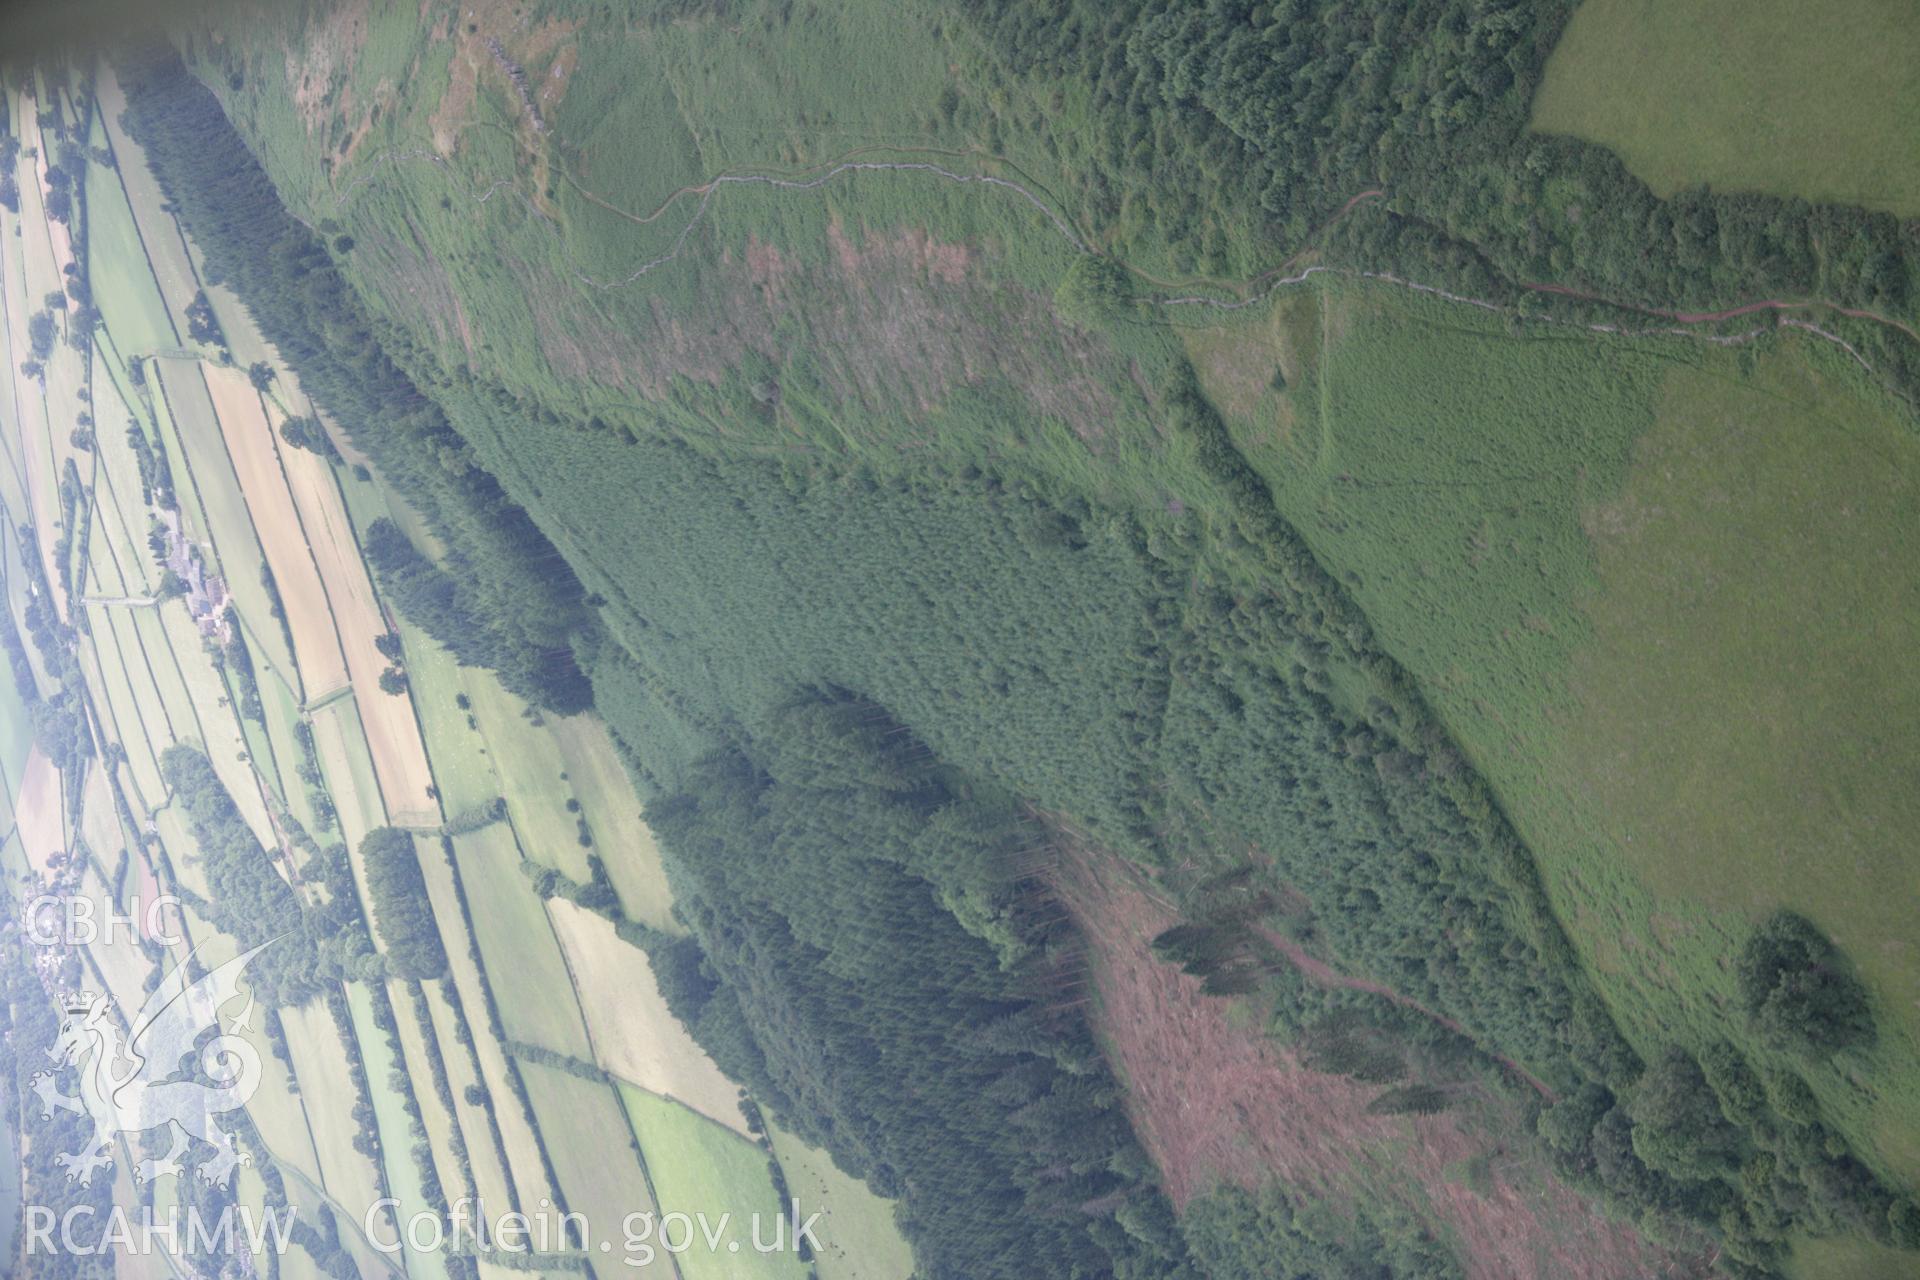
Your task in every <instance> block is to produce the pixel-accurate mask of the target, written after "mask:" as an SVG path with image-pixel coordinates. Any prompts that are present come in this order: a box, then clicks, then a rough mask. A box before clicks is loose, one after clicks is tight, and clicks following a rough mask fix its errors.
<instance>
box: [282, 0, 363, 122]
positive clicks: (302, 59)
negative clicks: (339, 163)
mask: <svg viewBox="0 0 1920 1280" xmlns="http://www.w3.org/2000/svg"><path fill="white" fill-rule="evenodd" d="M367 10H368V0H342V3H339V4H335V5H331V6H328V7H327V8H326V10H325V14H324V16H323V17H321V18H320V20H319V21H318V22H315V23H313V24H310V25H309V27H308V28H307V29H306V30H305V31H303V32H302V33H301V34H300V38H299V42H298V44H297V46H296V45H289V46H288V47H287V48H286V50H285V54H284V56H285V64H286V77H287V87H288V89H289V90H291V91H292V94H293V105H294V107H295V108H296V109H297V110H298V111H299V113H300V117H301V119H303V120H304V121H305V122H306V125H307V132H308V133H312V132H313V131H314V130H315V129H316V128H319V127H321V126H322V125H324V124H325V123H326V99H327V90H328V89H329V87H331V85H332V83H333V78H334V76H335V75H336V74H345V72H346V70H347V69H348V68H350V67H352V66H353V64H354V62H355V61H356V60H357V59H358V58H359V56H360V50H361V49H362V48H364V47H365V46H366V43H367Z"/></svg>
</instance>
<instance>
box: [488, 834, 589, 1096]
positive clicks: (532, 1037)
mask: <svg viewBox="0 0 1920 1280" xmlns="http://www.w3.org/2000/svg"><path fill="white" fill-rule="evenodd" d="M453 847H454V852H455V857H456V859H457V860H458V862H459V866H460V880H461V883H462V884H463V885H464V886H465V888H466V891H467V905H468V908H469V909H470V910H471V912H472V914H473V932H474V938H475V941H476V942H478V943H479V946H480V955H481V959H482V961H483V963H484V964H485V966H486V977H487V982H488V984H489V985H490V986H491V987H492V989H493V997H494V1000H495V1001H496V1002H497V1003H498V1004H499V1007H500V1020H501V1021H502V1022H503V1023H504V1024H505V1027H506V1032H507V1035H508V1036H509V1037H510V1038H511V1039H514V1040H521V1041H525V1042H526V1043H528V1044H537V1045H540V1046H542V1047H544V1048H548V1049H552V1050H555V1051H557V1052H559V1053H565V1054H569V1055H571V1056H573V1057H576V1058H586V1057H588V1056H589V1055H590V1054H591V1053H592V1049H591V1047H590V1046H589V1045H588V1043H587V1032H586V1026H585V1024H584V1023H582V1022H581V1020H580V1006H579V1003H578V1001H576V1000H575V999H574V996H573V983H572V980H571V979H570V978H569V977H568V975H567V964H566V959H565V957H563V956H562V955H561V954H560V944H559V943H558V942H557V941H556V940H555V939H554V936H553V926H552V925H551V924H550V923H549V922H548V920H547V911H546V907H545V906H544V905H543V904H542V903H541V901H540V898H539V895H537V894H535V893H534V891H533V883H532V881H530V880H529V879H528V878H527V877H526V875H525V874H524V873H523V872H522V871H521V870H520V848H519V846H518V845H517V844H516V843H515V842H514V833H513V828H512V827H511V826H509V825H508V824H506V823H494V824H493V825H492V826H489V827H483V828H481V829H480V830H478V831H473V832H469V833H467V834H465V835H460V836H455V837H454V840H453ZM467 1016H468V1017H469V1018H472V1017H475V1016H477V1012H476V1011H475V1010H473V1009H471V1008H470V1009H469V1010H468V1012H467Z"/></svg>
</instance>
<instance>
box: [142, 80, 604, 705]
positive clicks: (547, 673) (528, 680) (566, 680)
mask: <svg viewBox="0 0 1920 1280" xmlns="http://www.w3.org/2000/svg"><path fill="white" fill-rule="evenodd" d="M120 73H121V80H122V83H123V84H124V85H125V86H126V90H127V97H128V102H129V106H130V110H129V113H128V119H127V124H128V128H129V130H130V131H131V132H132V133H133V134H134V136H135V137H136V138H138V140H139V141H140V143H141V145H142V147H143V148H144V149H145V150H146V153H147V157H148V161H149V163H150V164H151V165H152V167H153V171H154V175H155V177H156V178H158V179H159V181H160V184H161V186H162V187H163V188H164V189H165V190H166V192H167V195H168V197H169V199H170V200H171V201H172V202H173V203H174V205H175V206H176V208H177V210H178V211H179V213H180V216H181V217H182V218H183V219H185V220H186V221H187V223H188V224H189V225H190V226H191V227H192V229H193V234H194V240H195V243H196V244H198V245H199V246H200V248H201V250H202V251H203V253H204V254H205V257H206V262H207V268H208V276H209V279H210V280H212V281H214V282H217V283H226V284H229V285H231V286H232V287H233V289H234V290H235V292H236V293H238V294H239V296H240V298H241V299H242V301H243V302H244V304H245V305H246V307H247V309H248V311H249V313H250V314H251V315H252V316H253V318H254V320H255V321H256V322H257V323H258V324H259V325H260V328H261V331H262V332H263V333H264V334H266V336H267V337H268V339H270V340H271V341H272V342H273V344H274V345H275V347H276V348H277V349H278V350H279V352H280V354H281V356H282V357H283V358H285V359H286V360H287V361H288V363H290V364H291V365H293V366H294V367H295V368H297V369H299V371H300V376H301V386H302V387H303V388H304V389H305V390H306V391H307V392H308V393H309V394H310V395H311V396H312V397H313V399H314V401H315V402H316V403H317V404H318V405H320V406H321V407H322V408H324V409H326V410H327V411H328V412H329V413H330V414H331V416H332V417H333V419H334V420H335V421H337V422H339V423H340V424H341V425H342V426H343V427H344V428H345V429H346V431H347V432H348V434H349V435H350V436H351V437H352V438H353V440H354V441H355V442H356V443H357V444H358V445H359V446H360V447H361V448H362V449H364V450H365V451H366V452H367V453H368V454H370V455H371V456H372V457H373V459H374V461H375V462H376V463H377V464H378V465H379V466H380V468H381V472H382V474H383V476H385V477H386V478H387V479H388V480H389V481H390V482H392V483H393V484H395V485H396V486H397V487H398V488H399V489H400V490H401V491H402V492H403V493H404V494H405V495H406V496H407V499H408V500H409V502H411V503H412V504H413V505H414V506H415V507H416V508H417V509H418V510H419V511H420V512H421V513H422V514H423V515H424V516H425V518H426V520H427V523H428V524H429V526H430V527H431V528H432V529H433V531H434V533H435V534H436V535H438V537H439V538H440V540H441V542H442V543H443V544H444V545H445V546H446V547H447V548H448V552H447V558H446V563H445V565H444V566H443V567H444V568H445V570H446V571H447V572H448V573H449V574H450V575H451V576H452V577H453V578H454V579H456V580H457V581H459V582H460V583H461V589H462V601H463V605H464V606H465V612H464V613H463V627H464V630H465V634H466V636H467V641H468V642H467V643H466V644H465V645H464V652H465V654H467V655H469V656H468V657H467V659H466V660H469V661H480V662H484V663H485V664H486V665H489V666H492V667H494V668H495V669H496V670H498V671H499V673H500V676H501V679H502V681H503V682H504V683H505V684H506V685H507V686H508V687H509V688H511V689H513V690H514V691H515V692H516V693H519V694H520V695H522V696H523V697H525V698H527V699H528V700H530V701H532V702H535V703H537V704H539V705H541V706H544V707H547V708H549V709H552V710H555V711H559V712H562V713H566V712H573V711H578V710H581V709H583V708H584V707H586V706H587V705H588V704H589V702H590V701H591V698H592V690H591V687H590V686H589V684H588V683H587V680H586V678H585V676H584V675H583V674H582V672H581V671H580V668H579V666H578V665H577V663H576V662H575V659H574V655H573V651H572V647H571V636H572V634H573V632H574V631H575V630H577V629H579V628H582V627H586V626H589V625H590V616H589V613H588V611H587V610H586V608H585V606H584V604H583V599H582V592H581V590H580V585H579V582H578V581H577V580H576V579H575V578H574V575H573V572H572V570H571V569H570V568H569V567H568V565H567V563H566V561H565V560H563V559H562V558H561V557H560V556H559V554H558V553H557V552H556V551H555V550H554V548H553V546H552V544H551V543H549V542H548V541H547V539H546V538H545V536H544V535H542V534H541V532H540V531H539V529H538V528H536V527H535V525H534V524H533V522H532V520H531V519H529V517H528V516H527V513H526V512H525V511H524V510H523V509H522V508H521V507H519V506H518V505H517V504H515V503H514V502H513V501H511V500H510V499H509V498H508V497H507V495H506V493H505V492H504V491H503V490H502V489H501V487H500V485H499V484H498V482H497V481H496V480H495V479H494V477H493V476H492V475H490V474H489V473H488V472H486V471H485V470H484V469H482V468H480V467H479V466H477V465H476V464H475V461H474V458H473V454H472V450H471V449H470V448H469V447H468V445H467V443H466V441H464V440H463V439H462V438H461V437H460V436H459V434H458V433H457V432H455V431H454V429H453V428H452V426H451V425H450V424H449V423H448V421H447V419H446V416H445V414H444V413H443V412H442V411H441V409H440V406H439V405H438V404H436V403H435V402H434V401H432V400H430V399H428V398H427V397H426V396H424V395H422V394H421V393H420V391H419V390H418V389H417V388H416V387H415V386H414V384H413V382H412V381H411V380H410V379H409V378H408V377H407V375H406V374H405V373H404V372H402V371H401V369H400V367H399V366H398V365H396V364H395V363H394V362H393V361H392V360H391V359H389V358H388V356H387V354H386V351H385V350H384V348H383V345H382V339H381V336H380V335H379V334H377V333H376V332H375V322H374V321H373V319H372V318H371V317H370V316H369V315H368V314H367V311H366V309H365V307H364V306H363V305H362V303H361V302H360V299H359V298H358V297H357V296H356V295H355V294H354V293H353V291H352V290H351V289H350V288H349V287H348V286H347V284H346V282H345V281H344V280H343V279H342V278H341V276H340V273H339V271H338V270H337V269H336V268H335V267H334V265H333V261H332V259H331V258H329V257H328V255H327V251H326V248H325V246H324V245H323V244H322V243H321V242H320V240H319V239H318V237H316V236H315V234H314V233H313V232H311V231H309V230H308V229H307V228H306V227H305V226H303V225H302V224H300V223H299V222H296V221H295V220H294V219H293V218H291V217H289V216H288V215H287V212H286V210H285V209H284V208H283V207H282V205H281V203H280V200H279V197H278V195H277V194H276V193H275V191H274V189H273V186H272V184H271V183H270V182H269V181H268V180H267V177H266V175H265V173H263V172H262V171H261V169H260V166H259V165H258V164H257V163H256V162H255V161H254V159H253V157H252V155H251V154H250V153H249V152H248V151H247V148H246V146H245V144H244V143H242V142H241V140H240V138H239V136H238V135H237V134H236V133H235V132H234V131H233V128H232V126H231V125H230V124H229V123H228V122H227V119H226V117H225V116H224V115H223V114H222V113H221V110H220V104H219V102H218V100H217V99H215V98H214V96H213V95H212V94H211V93H210V92H209V91H208V90H207V89H206V88H205V86H203V85H201V84H200V83H199V81H197V80H195V79H194V78H193V77H192V76H191V75H189V74H188V73H187V72H186V70H185V69H184V68H183V67H182V66H181V64H180V61H179V59H178V57H177V55H175V54H174V53H173V52H172V50H170V49H165V48H152V49H147V50H143V51H140V52H139V53H137V54H130V55H129V56H127V57H126V58H125V59H123V60H122V62H121V63H120ZM206 340H209V341H213V340H217V335H216V334H213V333H211V332H209V333H208V334H207V335H206ZM303 435H304V436H305V438H307V439H309V440H310V441H311V440H312V433H311V432H310V431H309V432H303ZM320 438H321V439H324V433H322V435H321V437H320ZM314 443H317V441H315V442H314ZM376 572H378V568H377V566H376ZM383 585H384V584H383ZM442 638H443V639H444V638H445V637H444V636H443V637H442ZM472 655H478V656H472Z"/></svg>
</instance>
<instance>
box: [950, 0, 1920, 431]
mask: <svg viewBox="0 0 1920 1280" xmlns="http://www.w3.org/2000/svg"><path fill="white" fill-rule="evenodd" d="M952 7H953V8H954V9H955V10H957V11H958V12H960V13H963V14H965V15H966V16H967V18H968V19H969V20H970V21H971V22H972V23H973V25H974V26H975V28H976V29H977V30H978V31H979V32H981V34H982V35H983V36H984V38H985V40H986V42H987V44H988V46H989V47H990V48H991V49H992V50H993V51H994V54H995V57H996V60H997V62H998V69H999V71H1000V72H1001V73H1003V74H1009V75H1012V76H1015V77H1023V78H1031V79H1032V80H1034V81H1035V82H1036V84H1037V86H1038V88H1039V89H1040V90H1041V91H1044V90H1045V88H1046V86H1047V85H1048V84H1050V83H1054V84H1057V83H1059V82H1063V81H1064V82H1071V83H1074V84H1076V85H1079V86H1082V87H1084V89H1085V91H1086V93H1087V95H1088V98H1089V100H1090V102H1091V104H1092V108H1093V109H1092V111H1091V112H1090V118H1089V127H1087V128H1086V129H1083V130H1080V131H1077V132H1076V134H1075V135H1074V136H1073V137H1067V138H1052V139H1051V141H1052V142H1053V143H1054V144H1055V145H1056V146H1064V147H1065V148H1066V149H1067V154H1066V156H1065V157H1064V158H1065V160H1066V162H1067V166H1068V168H1069V170H1070V171H1071V172H1073V173H1074V175H1075V177H1076V178H1077V179H1078V181H1079V182H1080V184H1081V188H1082V189H1081V193H1080V194H1081V197H1082V201H1083V207H1084V208H1085V210H1086V212H1087V214H1088V216H1089V218H1090V219H1091V220H1092V221H1093V223H1094V224H1095V225H1096V226H1098V227H1101V228H1102V229H1112V230H1114V231H1116V232H1118V233H1119V235H1120V237H1121V239H1122V241H1123V242H1126V243H1131V244H1136V245H1138V246H1140V247H1142V248H1145V249H1148V250H1164V251H1165V252H1166V253H1167V254H1168V255H1169V256H1170V257H1171V258H1172V260H1173V261H1174V263H1175V264H1176V265H1177V266H1178V267H1179V268H1180V269H1184V270H1188V271H1202V272H1206V273H1208V274H1212V275H1216V276H1220V277H1227V278H1233V277H1244V276H1246V275H1248V274H1251V273H1252V272H1253V271H1254V270H1258V269H1260V268H1263V267H1265V266H1267V265H1270V261H1271V259H1272V257H1273V255H1274V253H1275V251H1276V250H1290V249H1292V248H1294V247H1297V246H1298V245H1299V244H1301V243H1302V242H1303V241H1304V240H1305V239H1306V238H1307V237H1308V236H1309V235H1310V234H1311V233H1313V231H1314V230H1315V229H1316V228H1318V227H1319V226H1320V225H1321V224H1323V223H1324V222H1326V221H1327V220H1328V219H1329V218H1330V217H1332V216H1333V215H1334V214H1336V213H1338V212H1339V211H1340V210H1341V208H1342V207H1343V206H1344V205H1345V203H1346V202H1347V201H1348V200H1349V199H1350V198H1351V197H1353V196H1355V195H1357V194H1359V193H1360V192H1361V191H1363V190H1368V189H1371V188H1377V187H1382V186H1384V187H1385V188H1386V191H1387V197H1388V198H1387V200H1386V201H1385V202H1384V203H1380V204H1370V205H1364V206H1361V207H1360V208H1359V209H1357V210H1356V211H1355V213H1354V215H1353V216H1351V217H1349V218H1347V219H1346V220H1345V221H1344V222H1343V223H1342V224H1341V226H1340V227H1339V228H1338V229H1337V231H1336V232H1335V234H1334V236H1333V238H1332V240H1331V243H1330V246H1329V247H1330V248H1331V249H1332V251H1333V252H1334V254H1335V256H1336V258H1337V259H1338V260H1340V261H1344V262H1347V263H1349V264H1351V265H1355V266H1359V267H1362V268H1366V269H1372V270H1396V271H1402V272H1407V273H1410V274H1413V275H1415V276H1417V277H1418V278H1420V279H1422V280H1423V281H1425V282H1427V283H1432V284H1436V285H1440V286H1443V287H1447V286H1456V287H1464V288H1467V289H1470V290H1473V291H1476V292H1479V293H1481V294H1483V295H1485V294H1491V295H1493V296H1496V297H1501V298H1504V299H1506V300H1509V301H1511V300H1514V299H1516V298H1518V297H1519V296H1521V293H1520V290H1519V286H1520V285H1521V284H1522V283H1523V282H1551V283H1555V284H1560V285H1566V286H1571V287H1574V288H1578V289H1582V290H1588V291H1592V292H1595V293H1598V294H1601V295H1603V296H1605V297H1608V298H1611V299H1614V300H1617V301H1621V302H1627V303H1634V304H1638V305H1641V306H1651V307H1666V308H1679V309H1698V310H1712V309H1718V308H1723V307H1728V306H1733V305H1736V304H1739V303H1744V302H1749V301H1753V300H1755V299H1758V298H1769V297H1795V298H1802V297H1807V298H1824V299H1828V300H1831V301H1833V302H1835V303H1838V304H1839V305H1841V306H1847V307H1859V308H1868V309H1873V310H1878V311H1882V312H1886V313H1891V314H1894V315H1896V316H1905V317H1911V316H1912V315H1913V314H1914V307H1915V304H1916V303H1920V230H1916V226H1915V224H1913V223H1912V222H1906V223H1902V221H1901V220H1900V219H1899V218H1897V217H1895V216H1894V215H1892V214H1886V213H1871V212H1868V211H1866V210H1863V209H1859V208H1852V207H1840V206H1835V205H1813V204H1809V203H1808V202H1807V201H1805V200H1798V199H1790V198H1785V197H1776V196H1768V195H1758V194H1725V193H1720V192H1714V191H1711V190H1708V189H1706V188H1704V187H1696V188H1692V189H1689V190H1686V191H1682V192H1679V193H1676V194H1675V195H1674V196H1673V197H1672V198H1670V199H1665V200H1663V199H1661V198H1659V197H1658V196H1656V195H1654V194H1653V192H1652V191H1651V190H1650V189H1649V188H1648V187H1647V185H1646V184H1645V183H1644V182H1642V181H1640V180H1639V179H1638V178H1636V177H1634V176H1633V175H1632V174H1631V173H1629V172H1628V171H1627V169H1626V166H1625V165H1623V164H1622V163H1621V162H1620V160H1619V158H1618V157H1617V156H1615V155H1614V154H1613V153H1612V152H1610V151H1608V150H1607V149H1606V148H1604V147H1601V146H1598V145H1595V144H1591V143H1587V142H1582V141H1580V140H1578V139H1574V138H1568V137H1544V136H1540V135H1536V134H1532V133H1530V132H1529V130H1528V119H1529V113H1530V110H1531V106H1532V102H1533V97H1534V94H1535V91H1536V90H1537V88H1538V87H1539V84H1540V82H1541V79H1542V77H1543V75H1544V74H1545V68H1546V61H1547V57H1548V55H1549V54H1550V53H1551V52H1552V50H1553V47H1554V45H1555V44H1556V43H1557V42H1558V39H1559V36H1560V33H1561V31H1562V29H1563V28H1564V26H1565V24H1566V21H1567V19H1568V17H1569V16H1570V15H1571V13H1572V11H1573V8H1574V5H1573V3H1572V0H1550V2H1548V3H1541V4H1531V3H1525V2H1524V0H1494V2H1492V3H1488V2H1487V0H1412V2H1411V3H1407V4H1402V5H1394V6H1391V7H1382V6H1380V5H1378V4H1375V3H1369V2H1368V0H1285V2H1283V3H1254V2H1253V0H1121V2H1120V3H1106V0H1044V2H1043V3H1039V4H1030V3H1026V2H1025V0H952ZM991 74H992V72H989V75H990V76H991ZM994 127H999V125H998V123H997V122H996V123H995V126H994ZM1536 305H1539V306H1542V307H1544V306H1547V305H1549V304H1548V303H1547V302H1545V301H1544V300H1540V301H1538V302H1537V303H1536ZM1836 323H1838V324H1840V325H1841V326H1842V327H1843V329H1844V330H1845V332H1846V335H1847V336H1848V338H1849V340H1852V341H1854V344H1855V345H1856V346H1858V347H1862V348H1863V349H1864V350H1866V351H1867V352H1868V353H1869V359H1871V360H1872V361H1873V362H1874V364H1875V365H1876V366H1877V367H1879V368H1880V369H1881V371H1882V373H1883V374H1884V375H1885V376H1888V377H1890V378H1892V379H1893V380H1894V382H1895V383H1896V385H1898V386H1900V387H1902V388H1903V389H1904V391H1905V393H1906V394H1907V395H1908V396H1909V397H1910V398H1911V397H1913V396H1914V395H1916V394H1917V393H1920V344H1916V343H1915V342H1913V341H1912V340H1911V339H1909V338H1906V337H1903V336H1901V335H1900V333H1899V332H1898V331H1897V330H1894V329H1890V328H1888V327H1887V326H1884V325H1878V324H1873V323H1871V322H1861V321H1849V320H1847V319H1846V318H1845V317H1837V318H1836Z"/></svg>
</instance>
